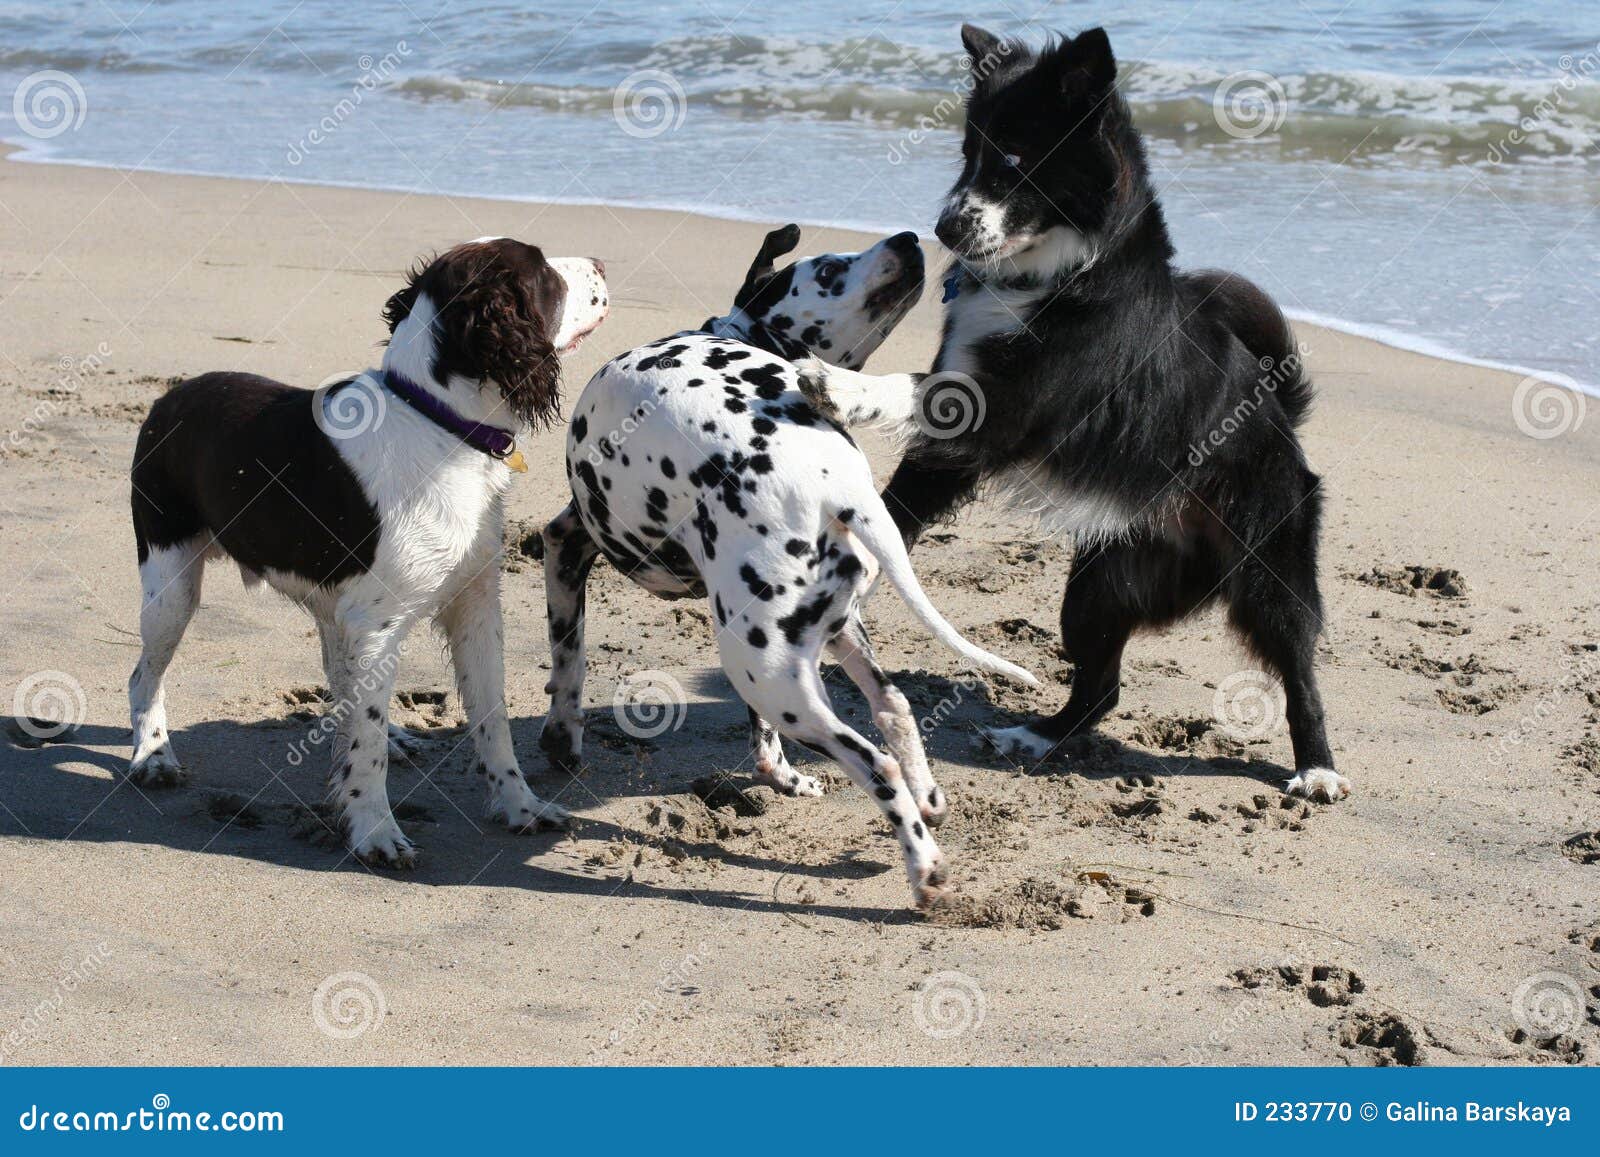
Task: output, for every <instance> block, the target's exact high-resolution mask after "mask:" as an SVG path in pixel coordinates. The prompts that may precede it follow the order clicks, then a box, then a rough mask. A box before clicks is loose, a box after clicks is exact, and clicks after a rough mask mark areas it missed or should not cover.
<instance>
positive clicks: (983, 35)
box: [961, 24, 1000, 70]
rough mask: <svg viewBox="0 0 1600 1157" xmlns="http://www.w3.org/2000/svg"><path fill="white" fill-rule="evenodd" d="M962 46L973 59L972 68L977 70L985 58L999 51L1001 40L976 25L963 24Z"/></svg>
mask: <svg viewBox="0 0 1600 1157" xmlns="http://www.w3.org/2000/svg"><path fill="white" fill-rule="evenodd" d="M961 44H962V47H964V48H965V49H966V50H967V55H968V56H970V57H971V58H972V68H973V69H974V70H976V69H977V67H978V65H979V64H981V63H982V62H983V61H984V59H985V58H987V57H990V56H992V55H994V53H995V52H997V51H999V48H1000V38H999V37H998V36H996V35H995V34H994V33H993V32H989V31H987V30H985V29H982V28H979V27H978V26H977V25H976V24H963V25H962V26H961Z"/></svg>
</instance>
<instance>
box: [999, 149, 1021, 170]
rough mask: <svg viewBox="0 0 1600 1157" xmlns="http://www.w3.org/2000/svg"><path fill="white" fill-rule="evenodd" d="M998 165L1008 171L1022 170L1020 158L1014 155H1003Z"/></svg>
mask: <svg viewBox="0 0 1600 1157" xmlns="http://www.w3.org/2000/svg"><path fill="white" fill-rule="evenodd" d="M1000 163H1001V164H1003V165H1005V167H1006V168H1008V169H1020V168H1022V158H1021V157H1019V156H1017V154H1016V153H1003V154H1002V155H1001V157H1000Z"/></svg>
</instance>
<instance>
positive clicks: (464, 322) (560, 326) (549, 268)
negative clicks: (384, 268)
mask: <svg viewBox="0 0 1600 1157" xmlns="http://www.w3.org/2000/svg"><path fill="white" fill-rule="evenodd" d="M608 309H609V302H608V296H607V293H606V285H605V280H604V276H603V267H602V266H601V264H600V262H598V261H595V260H594V259H592V258H588V257H558V258H553V259H547V258H546V257H545V255H544V254H543V253H542V252H541V251H540V250H539V248H538V247H537V246H534V245H525V244H523V243H522V242H521V241H514V240H512V239H511V238H509V237H485V238H480V239H479V240H477V241H469V242H467V243H466V244H465V245H457V246H456V247H455V248H454V249H451V250H449V251H448V252H445V253H442V254H440V255H439V256H438V257H435V258H434V259H433V260H432V261H430V262H428V263H427V264H426V265H422V266H419V267H418V268H416V269H414V270H413V271H412V273H411V276H410V278H409V280H408V281H407V284H406V287H405V288H404V289H402V290H400V291H399V292H398V293H396V294H395V295H394V296H393V297H391V298H389V301H388V303H387V304H386V305H385V306H384V307H383V320H384V322H385V324H387V325H388V327H389V332H390V334H391V335H392V336H391V339H390V345H389V355H388V358H387V359H386V361H388V362H411V361H415V362H418V363H420V364H422V366H423V367H424V369H425V370H426V372H427V373H428V374H429V375H430V376H431V377H432V379H433V380H434V381H435V382H437V383H439V384H440V385H443V386H449V385H450V384H451V382H452V380H453V379H454V380H466V381H472V382H477V383H479V384H480V386H481V388H485V389H487V388H491V387H493V388H497V389H498V390H499V391H500V393H501V395H502V396H503V397H504V399H505V402H506V405H507V407H508V408H509V409H510V410H511V412H512V413H513V414H515V415H516V417H517V418H518V419H519V420H521V421H523V422H539V423H542V422H548V421H550V420H552V419H553V418H554V417H555V416H556V413H557V410H558V407H559V406H560V402H561V394H560V384H561V364H560V361H559V356H560V355H561V354H567V353H571V352H572V351H573V350H575V349H577V348H578V345H579V343H581V342H582V341H583V339H584V337H586V336H587V335H588V334H589V333H590V332H591V331H592V330H593V329H594V328H595V327H596V326H598V325H599V324H600V323H601V322H602V321H604V320H605V317H606V313H607V311H608Z"/></svg>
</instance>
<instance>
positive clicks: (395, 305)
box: [383, 274, 417, 334]
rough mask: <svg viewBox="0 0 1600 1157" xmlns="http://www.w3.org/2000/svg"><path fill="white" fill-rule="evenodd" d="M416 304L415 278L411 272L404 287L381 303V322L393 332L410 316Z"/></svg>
mask: <svg viewBox="0 0 1600 1157" xmlns="http://www.w3.org/2000/svg"><path fill="white" fill-rule="evenodd" d="M416 304H417V278H416V275H415V274H413V275H412V277H411V280H410V281H409V282H407V283H406V287H405V288H404V289H402V290H400V291H399V292H398V293H396V294H395V295H394V296H393V297H391V298H389V300H388V301H386V302H384V303H383V324H384V325H386V326H388V327H389V332H390V333H391V334H393V333H394V331H395V330H396V329H398V328H399V327H400V323H401V322H402V321H404V320H405V319H406V318H408V317H410V316H411V310H412V308H413V307H414V306H415V305H416Z"/></svg>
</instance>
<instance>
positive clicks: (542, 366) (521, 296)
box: [452, 268, 561, 426]
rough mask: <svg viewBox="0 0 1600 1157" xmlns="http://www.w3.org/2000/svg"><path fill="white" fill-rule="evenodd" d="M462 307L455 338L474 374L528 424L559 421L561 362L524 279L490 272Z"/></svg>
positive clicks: (466, 296)
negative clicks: (497, 390)
mask: <svg viewBox="0 0 1600 1157" xmlns="http://www.w3.org/2000/svg"><path fill="white" fill-rule="evenodd" d="M457 304H458V305H459V306H462V307H464V308H462V309H460V311H459V314H458V316H459V319H460V328H459V330H458V331H457V334H453V335H452V336H453V337H458V338H459V340H460V341H461V343H462V348H463V349H464V350H465V352H466V356H467V359H468V361H469V362H470V363H471V364H472V366H473V376H475V377H477V378H478V379H479V380H480V381H492V382H494V383H496V384H497V385H498V386H499V387H500V392H501V394H502V395H504V397H505V400H506V405H507V406H508V407H509V408H510V410H511V412H512V413H513V414H515V415H516V416H517V418H518V419H520V420H521V421H523V422H527V423H529V424H530V425H536V426H542V425H547V424H549V423H550V422H553V421H554V420H555V419H556V418H557V417H559V416H560V411H561V359H560V357H558V356H557V354H556V350H555V346H553V345H551V344H550V340H549V336H548V334H549V328H550V327H549V326H548V325H547V323H546V321H545V319H544V317H542V316H541V315H540V313H539V307H538V305H537V304H536V303H535V302H534V301H533V299H532V298H531V297H530V296H529V294H528V289H527V286H526V285H525V284H524V282H523V280H522V279H521V278H520V277H518V276H517V275H516V274H515V273H513V272H512V271H511V270H509V269H504V268H501V269H496V270H493V271H489V272H486V274H485V278H484V280H483V281H482V283H481V284H480V285H479V286H476V287H474V289H473V291H472V292H471V293H468V294H464V295H463V300H461V301H460V302H458V303H457ZM452 312H456V310H455V309H454V308H452Z"/></svg>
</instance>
